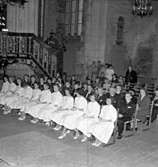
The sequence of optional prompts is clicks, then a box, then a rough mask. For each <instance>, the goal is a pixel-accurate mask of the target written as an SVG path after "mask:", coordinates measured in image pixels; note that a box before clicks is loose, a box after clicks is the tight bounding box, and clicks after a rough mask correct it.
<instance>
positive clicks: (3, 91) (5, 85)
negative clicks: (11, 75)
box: [0, 76, 9, 96]
mask: <svg viewBox="0 0 158 167" xmlns="http://www.w3.org/2000/svg"><path fill="white" fill-rule="evenodd" d="M8 90H9V80H8V77H7V76H4V77H3V85H2V88H1V91H0V96H3V95H5V94H6V93H7V92H8Z"/></svg>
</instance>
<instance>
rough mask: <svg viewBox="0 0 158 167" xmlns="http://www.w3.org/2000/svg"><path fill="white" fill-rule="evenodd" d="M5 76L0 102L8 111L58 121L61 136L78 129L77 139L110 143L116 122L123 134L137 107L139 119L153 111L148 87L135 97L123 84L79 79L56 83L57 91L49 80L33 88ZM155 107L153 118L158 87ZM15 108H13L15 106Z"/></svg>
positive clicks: (120, 133) (34, 119)
mask: <svg viewBox="0 0 158 167" xmlns="http://www.w3.org/2000/svg"><path fill="white" fill-rule="evenodd" d="M16 83H17V84H15V83H14V81H13V78H12V77H10V78H9V80H8V78H7V77H4V83H3V86H2V89H1V92H0V104H1V105H2V106H7V107H9V110H6V111H4V114H8V113H10V112H11V109H19V110H20V117H19V118H18V119H19V120H24V119H25V118H26V115H30V116H31V117H32V119H31V122H32V123H37V122H38V121H39V120H42V121H43V122H45V124H46V125H49V124H50V122H54V123H55V125H56V126H55V127H54V130H62V132H61V135H60V136H59V139H62V138H64V137H65V136H66V135H67V134H68V133H69V132H70V131H74V132H75V135H74V139H77V138H78V137H79V135H80V134H81V133H82V134H83V138H82V140H81V141H82V142H85V141H86V140H87V139H88V138H90V137H91V136H94V137H95V139H96V140H95V142H94V143H93V145H94V146H97V147H98V146H100V145H101V144H102V143H104V144H107V143H108V141H109V139H110V137H111V135H112V133H113V130H114V127H115V126H114V125H115V122H116V121H117V126H118V138H121V137H122V132H123V127H124V122H126V121H129V120H131V119H132V117H133V115H134V114H135V111H137V119H139V120H141V121H142V122H143V123H144V124H145V123H146V115H147V114H148V113H149V110H150V109H149V108H150V103H151V100H150V98H149V97H148V96H147V94H146V91H145V90H144V89H143V88H142V89H140V97H139V98H138V99H135V98H134V96H133V92H131V91H126V92H122V91H121V86H120V85H116V86H115V87H113V86H112V85H111V86H109V84H108V86H106V89H103V88H102V87H98V88H95V89H94V88H93V87H92V85H87V87H86V84H84V85H83V87H80V86H79V84H78V83H76V84H75V85H74V87H73V88H72V87H71V84H69V85H67V83H69V82H66V83H65V85H63V86H62V87H61V85H59V84H58V83H54V84H53V91H52V92H51V91H50V89H49V83H48V82H45V83H44V84H43V89H40V88H39V84H38V83H37V82H34V85H33V88H32V87H31V86H30V85H29V84H28V83H26V82H25V84H24V85H23V86H22V85H21V83H22V82H21V79H19V78H18V79H17V81H16ZM153 104H154V107H153V110H155V112H153V113H154V116H153V120H155V119H156V116H157V107H158V90H156V91H155V98H154V101H153ZM12 111H13V110H12Z"/></svg>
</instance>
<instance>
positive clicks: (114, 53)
mask: <svg viewBox="0 0 158 167" xmlns="http://www.w3.org/2000/svg"><path fill="white" fill-rule="evenodd" d="M108 5H109V7H108V17H107V18H108V21H107V24H108V26H107V29H106V34H107V40H108V43H107V45H106V49H105V57H107V59H108V60H109V61H111V63H112V64H114V66H115V65H116V70H117V71H119V73H122V72H123V71H124V69H126V67H127V66H128V64H129V62H132V64H133V65H134V66H135V68H136V69H137V71H138V72H139V74H140V75H148V76H151V75H152V76H156V75H157V74H158V70H156V68H155V65H154V64H155V62H158V58H157V47H158V45H157V42H158V39H157V32H158V28H157V24H158V20H157V18H158V10H157V9H158V2H156V1H155V2H153V7H154V13H153V15H152V16H151V17H148V16H147V17H144V18H140V17H139V16H133V15H132V14H131V12H130V11H131V3H130V1H127V0H121V1H117V0H112V1H110V0H109V3H108ZM119 16H123V17H124V19H125V29H124V34H123V35H124V43H123V45H122V46H117V45H116V43H115V39H116V31H117V30H116V28H117V25H116V23H117V19H118V17H119ZM121 48H122V50H123V52H121V51H119V52H118V50H119V49H121ZM123 48H124V49H123ZM118 60H121V61H122V63H121V61H118Z"/></svg>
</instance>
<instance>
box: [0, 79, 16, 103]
mask: <svg viewBox="0 0 158 167" xmlns="http://www.w3.org/2000/svg"><path fill="white" fill-rule="evenodd" d="M16 89H17V86H16V84H15V83H14V78H13V77H9V89H8V91H7V92H6V93H5V94H4V95H2V96H1V97H0V104H2V105H6V102H7V98H8V97H11V96H12V95H13V94H14V93H15V91H16Z"/></svg>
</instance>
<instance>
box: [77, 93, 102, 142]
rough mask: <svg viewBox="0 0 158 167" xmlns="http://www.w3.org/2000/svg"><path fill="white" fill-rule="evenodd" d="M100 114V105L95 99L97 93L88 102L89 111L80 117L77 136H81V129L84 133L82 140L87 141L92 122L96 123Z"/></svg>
mask: <svg viewBox="0 0 158 167" xmlns="http://www.w3.org/2000/svg"><path fill="white" fill-rule="evenodd" d="M99 114H100V105H99V103H98V102H97V101H96V99H95V95H94V94H91V95H90V102H89V103H88V107H87V111H86V113H85V114H84V115H82V116H81V117H80V118H79V119H78V121H77V122H78V123H77V130H76V138H77V137H79V133H78V130H79V131H81V132H82V133H83V135H84V137H83V139H82V140H81V142H85V141H86V140H87V137H89V129H90V127H91V124H93V123H95V122H96V120H98V116H99Z"/></svg>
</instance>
